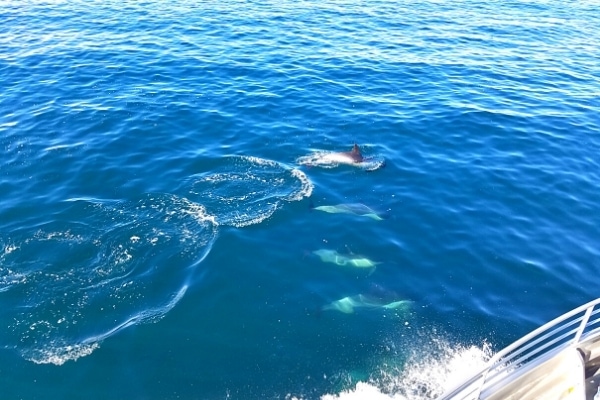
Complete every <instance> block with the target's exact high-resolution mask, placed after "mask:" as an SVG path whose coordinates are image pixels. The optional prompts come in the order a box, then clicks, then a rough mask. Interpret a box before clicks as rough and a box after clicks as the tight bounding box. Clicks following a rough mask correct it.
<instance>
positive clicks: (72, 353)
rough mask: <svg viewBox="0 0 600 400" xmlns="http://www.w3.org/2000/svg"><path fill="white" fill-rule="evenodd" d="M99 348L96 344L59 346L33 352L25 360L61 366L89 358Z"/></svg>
mask: <svg viewBox="0 0 600 400" xmlns="http://www.w3.org/2000/svg"><path fill="white" fill-rule="evenodd" d="M98 347H100V344H99V343H98V342H95V343H87V344H74V345H60V346H56V347H49V348H45V349H38V350H35V351H33V352H32V353H31V354H30V355H29V356H26V357H25V358H26V359H28V360H30V361H33V362H34V363H36V364H54V365H63V364H64V363H66V362H67V361H71V360H73V361H75V360H77V359H78V358H80V357H85V356H89V355H90V354H92V352H93V351H94V350H96V349H97V348H98Z"/></svg>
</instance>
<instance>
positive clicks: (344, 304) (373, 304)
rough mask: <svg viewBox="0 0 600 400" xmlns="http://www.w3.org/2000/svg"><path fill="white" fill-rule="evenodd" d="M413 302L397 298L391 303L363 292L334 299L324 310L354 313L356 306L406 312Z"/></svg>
mask: <svg viewBox="0 0 600 400" xmlns="http://www.w3.org/2000/svg"><path fill="white" fill-rule="evenodd" d="M411 304H412V301H411V300H397V301H392V302H389V303H386V302H383V301H381V300H379V299H376V298H372V297H369V296H366V295H363V294H359V295H356V296H348V297H344V298H342V299H339V300H336V301H333V302H331V303H329V304H327V305H325V306H323V310H324V311H325V310H334V311H340V312H343V313H344V314H352V313H353V312H354V309H355V308H368V309H379V310H397V311H401V312H406V311H408V310H409V309H410V306H411Z"/></svg>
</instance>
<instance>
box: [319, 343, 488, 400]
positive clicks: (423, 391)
mask: <svg viewBox="0 0 600 400" xmlns="http://www.w3.org/2000/svg"><path fill="white" fill-rule="evenodd" d="M491 356H492V351H491V347H490V345H489V344H487V343H484V344H483V345H482V346H481V347H477V346H460V345H452V344H450V343H449V342H447V341H445V340H441V339H432V340H431V342H430V343H429V344H428V345H426V346H425V347H420V346H419V347H418V348H417V347H415V348H413V349H412V350H410V351H409V354H408V357H407V358H406V361H405V362H403V363H402V365H398V364H397V362H394V361H393V360H380V361H379V362H378V363H377V364H378V366H377V368H376V370H375V372H374V373H372V374H370V377H369V379H368V380H366V381H359V382H357V383H356V384H354V385H353V387H351V388H349V389H346V390H342V391H340V392H339V393H337V394H326V395H323V396H321V399H322V400H335V399H340V400H359V399H360V400H363V399H364V400H367V399H368V400H390V399H393V400H426V399H434V398H437V397H439V396H441V395H442V394H443V393H444V392H445V391H447V390H449V389H451V388H453V387H454V386H455V385H457V384H459V383H461V382H462V381H464V379H466V378H468V377H469V376H471V375H472V374H473V373H475V372H477V371H478V370H480V369H481V368H483V367H484V366H485V364H486V362H487V361H488V360H489V359H490V358H491ZM348 380H349V381H351V380H352V379H351V378H349V379H348Z"/></svg>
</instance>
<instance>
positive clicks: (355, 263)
mask: <svg viewBox="0 0 600 400" xmlns="http://www.w3.org/2000/svg"><path fill="white" fill-rule="evenodd" d="M313 253H314V254H316V255H317V256H318V257H319V258H320V259H321V261H323V262H327V263H333V264H337V265H341V266H348V267H356V268H372V269H375V267H376V266H377V264H381V263H380V262H376V261H372V260H370V259H368V258H365V257H362V256H358V255H354V254H349V255H343V254H340V253H338V252H337V251H335V250H329V249H320V250H315V251H313Z"/></svg>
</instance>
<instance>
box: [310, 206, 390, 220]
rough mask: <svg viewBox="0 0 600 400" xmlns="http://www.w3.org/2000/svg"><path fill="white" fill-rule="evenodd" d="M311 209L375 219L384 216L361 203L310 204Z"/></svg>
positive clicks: (382, 218)
mask: <svg viewBox="0 0 600 400" xmlns="http://www.w3.org/2000/svg"><path fill="white" fill-rule="evenodd" d="M311 209H312V210H318V211H323V212H326V213H330V214H339V213H341V214H354V215H359V216H361V217H368V218H371V219H374V220H375V221H383V220H384V219H385V218H384V217H383V216H382V214H378V213H377V212H376V211H375V210H373V209H372V208H370V207H368V206H366V205H364V204H361V203H349V204H337V205H335V206H318V207H315V206H313V205H312V204H311Z"/></svg>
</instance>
